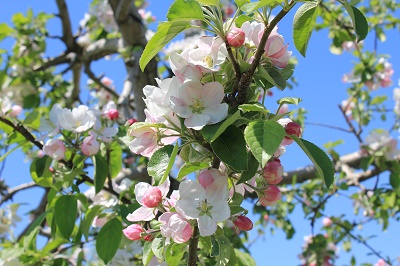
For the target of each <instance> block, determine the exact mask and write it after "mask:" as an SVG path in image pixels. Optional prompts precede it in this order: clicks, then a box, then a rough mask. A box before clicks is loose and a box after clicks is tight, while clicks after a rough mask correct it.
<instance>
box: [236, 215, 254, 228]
mask: <svg viewBox="0 0 400 266" xmlns="http://www.w3.org/2000/svg"><path fill="white" fill-rule="evenodd" d="M233 223H234V224H235V225H236V227H237V228H239V229H240V230H243V231H250V230H251V229H253V222H252V221H251V220H250V219H249V218H247V217H246V216H243V215H241V216H238V217H237V218H236V219H235V220H234V221H233Z"/></svg>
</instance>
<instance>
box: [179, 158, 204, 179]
mask: <svg viewBox="0 0 400 266" xmlns="http://www.w3.org/2000/svg"><path fill="white" fill-rule="evenodd" d="M209 166H210V164H209V163H205V162H187V163H185V164H183V165H182V167H181V169H179V173H178V176H177V180H178V181H180V180H182V178H183V177H185V176H187V175H188V174H190V173H193V172H195V171H199V170H202V169H204V168H207V167H209Z"/></svg>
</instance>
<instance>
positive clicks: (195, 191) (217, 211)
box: [176, 176, 231, 236]
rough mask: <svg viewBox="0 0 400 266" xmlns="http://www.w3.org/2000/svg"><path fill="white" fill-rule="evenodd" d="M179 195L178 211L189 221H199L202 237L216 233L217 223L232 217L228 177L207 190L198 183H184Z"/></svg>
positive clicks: (222, 178) (215, 181) (224, 177)
mask: <svg viewBox="0 0 400 266" xmlns="http://www.w3.org/2000/svg"><path fill="white" fill-rule="evenodd" d="M179 194H180V196H181V198H180V200H178V201H177V202H176V209H177V211H178V212H179V213H180V214H182V215H183V216H184V217H186V218H187V219H197V223H198V225H199V231H200V235H201V236H209V235H212V234H213V233H215V231H216V230H217V222H223V221H225V220H227V219H228V218H229V217H230V215H231V211H230V209H229V205H228V198H229V190H228V181H227V177H226V176H223V177H219V178H217V179H216V180H214V182H212V183H211V184H210V185H209V186H207V188H206V189H204V188H203V187H202V186H201V185H200V184H199V183H198V182H196V181H193V180H187V181H184V182H182V183H181V184H180V186H179Z"/></svg>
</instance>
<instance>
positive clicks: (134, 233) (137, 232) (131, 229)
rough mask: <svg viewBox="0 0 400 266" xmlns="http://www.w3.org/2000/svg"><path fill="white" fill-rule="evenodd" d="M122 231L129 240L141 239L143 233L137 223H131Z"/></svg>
mask: <svg viewBox="0 0 400 266" xmlns="http://www.w3.org/2000/svg"><path fill="white" fill-rule="evenodd" d="M122 232H123V233H124V235H125V236H126V238H128V239H129V240H140V239H142V233H144V232H145V230H144V229H143V227H142V226H141V225H139V224H131V225H130V226H128V227H127V228H125V229H124V230H122Z"/></svg>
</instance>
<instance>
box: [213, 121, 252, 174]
mask: <svg viewBox="0 0 400 266" xmlns="http://www.w3.org/2000/svg"><path fill="white" fill-rule="evenodd" d="M211 147H212V149H213V151H214V153H215V155H217V157H218V158H219V159H220V160H221V161H223V162H224V163H226V164H227V165H229V166H230V167H232V168H233V169H235V170H238V171H241V170H246V169H247V151H246V142H245V140H244V137H243V132H242V131H241V130H240V129H239V128H237V127H235V126H232V125H231V126H229V127H228V128H227V129H226V130H225V131H224V132H223V133H222V134H221V135H220V136H219V137H218V138H217V139H216V140H215V141H214V142H212V143H211Z"/></svg>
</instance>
